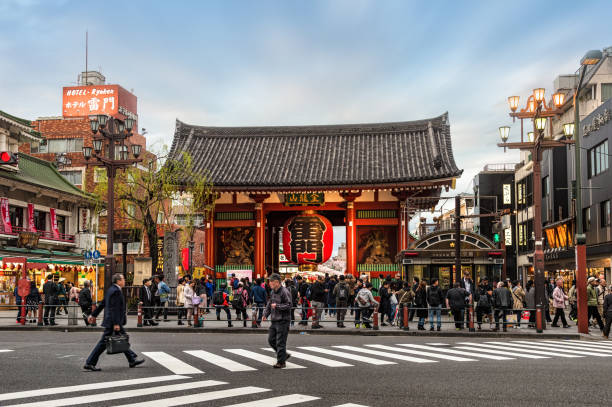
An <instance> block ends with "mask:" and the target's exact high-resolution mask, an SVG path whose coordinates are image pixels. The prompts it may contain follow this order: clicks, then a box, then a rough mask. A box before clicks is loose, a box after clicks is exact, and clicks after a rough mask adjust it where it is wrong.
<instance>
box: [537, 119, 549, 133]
mask: <svg viewBox="0 0 612 407" xmlns="http://www.w3.org/2000/svg"><path fill="white" fill-rule="evenodd" d="M546 121H547V119H546V117H536V118H535V127H536V129H537V130H538V131H539V132H542V131H544V129H545V128H546Z"/></svg>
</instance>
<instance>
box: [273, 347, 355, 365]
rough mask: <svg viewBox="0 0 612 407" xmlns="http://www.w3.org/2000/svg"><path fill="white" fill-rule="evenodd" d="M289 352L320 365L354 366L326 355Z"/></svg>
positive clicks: (295, 356) (293, 356)
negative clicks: (325, 356)
mask: <svg viewBox="0 0 612 407" xmlns="http://www.w3.org/2000/svg"><path fill="white" fill-rule="evenodd" d="M262 349H263V350H266V351H269V352H274V349H270V348H262ZM289 353H290V354H291V357H292V358H298V359H304V360H307V361H309V362H313V363H318V364H319V365H323V366H328V367H348V366H353V365H350V364H348V363H344V362H338V361H337V360H333V359H328V358H324V357H321V356H315V355H309V354H307V353H302V352H298V351H295V350H292V351H291V352H289Z"/></svg>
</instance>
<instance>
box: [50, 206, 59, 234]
mask: <svg viewBox="0 0 612 407" xmlns="http://www.w3.org/2000/svg"><path fill="white" fill-rule="evenodd" d="M49 217H50V220H51V232H53V238H54V239H59V237H60V234H59V229H58V228H57V215H56V214H55V208H50V209H49Z"/></svg>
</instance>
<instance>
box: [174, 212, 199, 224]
mask: <svg viewBox="0 0 612 407" xmlns="http://www.w3.org/2000/svg"><path fill="white" fill-rule="evenodd" d="M190 222H193V223H192V224H193V226H200V225H202V224H203V223H204V216H202V215H191V216H189V215H185V214H178V215H176V216H175V217H174V223H175V224H177V225H179V226H189V223H190Z"/></svg>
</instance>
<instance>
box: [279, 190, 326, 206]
mask: <svg viewBox="0 0 612 407" xmlns="http://www.w3.org/2000/svg"><path fill="white" fill-rule="evenodd" d="M284 195H285V206H321V205H325V194H324V193H322V192H303V193H294V194H284Z"/></svg>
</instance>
